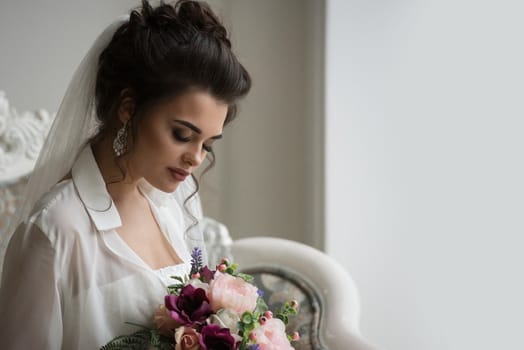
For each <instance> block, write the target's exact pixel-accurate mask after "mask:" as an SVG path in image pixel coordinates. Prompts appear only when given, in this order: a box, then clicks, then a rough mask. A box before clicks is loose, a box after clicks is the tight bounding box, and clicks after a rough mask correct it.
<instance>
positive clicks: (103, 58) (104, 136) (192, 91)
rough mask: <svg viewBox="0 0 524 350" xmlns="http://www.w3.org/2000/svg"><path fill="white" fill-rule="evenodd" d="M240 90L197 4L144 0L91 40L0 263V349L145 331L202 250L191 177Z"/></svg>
mask: <svg viewBox="0 0 524 350" xmlns="http://www.w3.org/2000/svg"><path fill="white" fill-rule="evenodd" d="M250 85H251V81H250V77H249V74H248V73H247V71H246V70H245V69H244V67H243V66H242V65H241V64H240V63H239V62H238V60H237V58H236V57H235V55H234V54H233V53H232V51H231V44H230V41H229V39H228V36H227V32H226V30H225V29H224V27H223V26H222V24H221V23H220V22H219V20H218V19H217V17H216V16H215V15H214V13H213V12H212V11H211V9H210V8H209V6H208V5H206V4H205V3H202V2H196V1H183V0H181V1H178V2H177V3H176V4H175V5H168V4H163V3H161V4H160V5H159V6H158V7H155V8H153V7H152V6H151V5H150V4H148V3H147V1H143V3H142V6H141V8H140V9H137V10H134V11H132V12H131V14H130V15H129V16H126V17H124V18H119V19H118V20H117V21H115V22H114V23H113V24H111V25H110V26H109V27H108V28H107V29H106V30H105V31H104V32H103V33H102V34H101V35H100V36H99V38H98V39H97V40H96V42H95V43H94V44H93V47H92V48H91V49H90V51H89V52H88V53H87V55H86V57H85V58H84V60H83V61H82V63H81V64H80V66H79V68H78V70H77V72H76V73H75V76H74V77H73V80H72V82H71V84H70V86H69V88H68V91H67V93H66V95H65V97H64V101H63V102H62V105H61V107H60V110H59V112H58V114H57V117H56V119H55V121H54V124H53V126H52V129H51V131H50V133H49V135H48V138H47V140H46V143H45V145H44V148H43V150H42V152H41V154H40V157H39V160H38V162H37V165H36V167H35V170H34V172H33V175H32V178H31V180H30V182H29V185H28V192H27V196H26V198H25V203H24V205H23V206H22V207H21V208H20V210H19V214H18V221H16V222H15V226H16V227H14V228H13V230H11V231H14V233H13V235H12V237H11V239H10V240H9V245H8V247H7V249H6V251H5V257H3V256H2V257H0V258H1V259H3V261H4V263H3V272H2V280H1V285H0V314H1V315H2V317H1V318H0V339H1V340H0V342H1V343H2V348H3V349H30V348H37V349H60V348H62V349H96V348H100V347H101V346H103V345H104V344H106V343H107V342H108V341H110V340H111V339H113V338H114V337H115V336H118V335H122V334H129V333H133V332H134V331H136V330H137V329H136V328H135V327H134V326H130V325H128V324H126V322H133V323H138V324H142V325H145V326H151V325H152V316H153V312H154V309H155V308H156V306H157V304H159V303H161V302H162V300H163V296H164V293H165V290H166V288H165V287H166V286H167V285H169V284H172V283H173V280H172V279H170V276H172V275H181V274H185V273H188V272H189V271H188V268H189V263H190V259H191V256H190V252H191V249H192V248H194V247H200V248H201V249H202V248H203V241H202V237H201V236H202V235H201V232H199V230H198V220H199V219H200V218H201V217H202V214H201V210H200V202H199V199H198V196H197V191H198V183H197V182H196V180H195V179H194V177H193V172H194V171H195V170H196V169H197V168H198V167H199V166H200V165H201V164H202V162H203V161H204V160H205V159H206V158H209V160H210V162H211V163H210V165H211V166H212V165H213V162H214V154H213V143H214V142H215V141H217V140H219V139H220V138H221V137H222V130H223V127H224V126H225V125H227V124H228V123H229V122H231V120H233V118H234V117H235V114H236V102H237V101H238V99H239V98H241V97H243V96H244V95H246V94H247V92H248V91H249V88H250ZM15 228H16V230H15Z"/></svg>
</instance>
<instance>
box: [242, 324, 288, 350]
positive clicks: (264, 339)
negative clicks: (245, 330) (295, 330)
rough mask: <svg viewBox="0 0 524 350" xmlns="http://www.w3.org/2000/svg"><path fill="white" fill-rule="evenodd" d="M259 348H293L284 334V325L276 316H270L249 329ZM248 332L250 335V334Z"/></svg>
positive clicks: (282, 349) (273, 349) (265, 349)
mask: <svg viewBox="0 0 524 350" xmlns="http://www.w3.org/2000/svg"><path fill="white" fill-rule="evenodd" d="M251 334H252V338H253V339H256V343H257V344H258V349H259V350H293V349H294V348H293V347H292V346H291V344H290V343H289V340H288V338H287V334H286V325H285V324H284V322H282V320H280V319H278V318H270V319H268V320H266V322H265V323H264V324H263V325H260V326H258V327H257V328H255V329H253V330H252V331H251ZM251 334H250V335H251Z"/></svg>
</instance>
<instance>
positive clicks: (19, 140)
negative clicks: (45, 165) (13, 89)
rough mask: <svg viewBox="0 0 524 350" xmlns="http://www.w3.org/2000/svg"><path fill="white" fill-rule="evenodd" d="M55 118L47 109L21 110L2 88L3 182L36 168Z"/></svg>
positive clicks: (0, 180)
mask: <svg viewBox="0 0 524 350" xmlns="http://www.w3.org/2000/svg"><path fill="white" fill-rule="evenodd" d="M53 118H54V114H53V115H51V114H50V113H49V112H47V111H45V110H43V109H39V110H37V111H34V112H23V113H18V112H17V111H16V109H15V108H12V107H10V106H9V101H8V100H7V97H6V95H5V92H4V91H0V184H2V183H4V184H5V183H12V182H16V181H17V180H18V179H19V178H21V177H23V176H25V175H27V174H29V173H30V172H31V171H32V169H33V167H34V165H35V162H36V159H37V157H38V154H39V153H40V149H41V148H42V146H43V143H44V140H45V137H46V135H47V133H48V131H49V127H50V126H51V122H52V120H53Z"/></svg>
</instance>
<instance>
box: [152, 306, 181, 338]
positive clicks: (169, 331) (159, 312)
mask: <svg viewBox="0 0 524 350" xmlns="http://www.w3.org/2000/svg"><path fill="white" fill-rule="evenodd" d="M153 323H154V324H155V326H156V328H157V329H158V330H159V331H160V333H161V334H163V335H165V336H167V337H172V336H173V332H174V331H175V328H176V327H178V326H179V324H178V322H177V321H175V320H174V319H173V318H172V317H171V315H170V314H169V310H168V309H167V308H166V307H165V305H159V306H158V308H157V309H156V310H155V314H154V315H153Z"/></svg>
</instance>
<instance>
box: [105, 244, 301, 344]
mask: <svg viewBox="0 0 524 350" xmlns="http://www.w3.org/2000/svg"><path fill="white" fill-rule="evenodd" d="M191 255H192V260H191V272H190V276H184V277H180V276H172V278H174V279H175V280H176V281H177V282H176V283H175V284H173V285H170V286H169V287H168V288H167V289H168V290H167V292H168V294H167V295H166V296H165V298H164V304H163V305H161V306H159V307H158V308H157V310H156V311H155V312H154V319H153V321H154V324H155V327H156V328H154V329H150V328H147V327H144V326H139V325H137V326H139V327H141V328H142V329H141V330H139V331H137V332H135V333H133V334H131V335H125V336H119V337H116V338H115V339H113V340H112V341H111V342H109V343H108V344H106V345H105V346H103V347H102V348H101V350H110V349H175V350H291V349H293V347H292V346H291V343H290V342H291V341H296V340H298V339H299V335H298V333H297V332H295V333H293V334H292V335H288V334H287V333H286V325H287V323H288V318H289V316H290V315H295V314H296V313H297V307H298V303H297V302H296V301H291V302H288V303H285V304H284V306H283V307H282V309H281V310H279V311H278V312H277V313H275V314H273V313H272V312H271V311H270V310H269V309H268V307H267V305H266V303H265V302H264V300H263V299H262V294H263V293H262V291H261V290H259V289H258V288H257V287H256V286H254V285H253V284H252V282H253V277H252V276H250V275H247V274H243V273H240V272H236V269H237V268H238V266H237V264H231V263H230V262H229V260H227V259H222V261H221V263H220V264H219V265H218V266H217V267H216V270H210V269H209V268H208V267H207V266H203V264H202V255H201V252H200V251H199V250H198V248H195V249H194V250H193V252H192V254H191Z"/></svg>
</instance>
